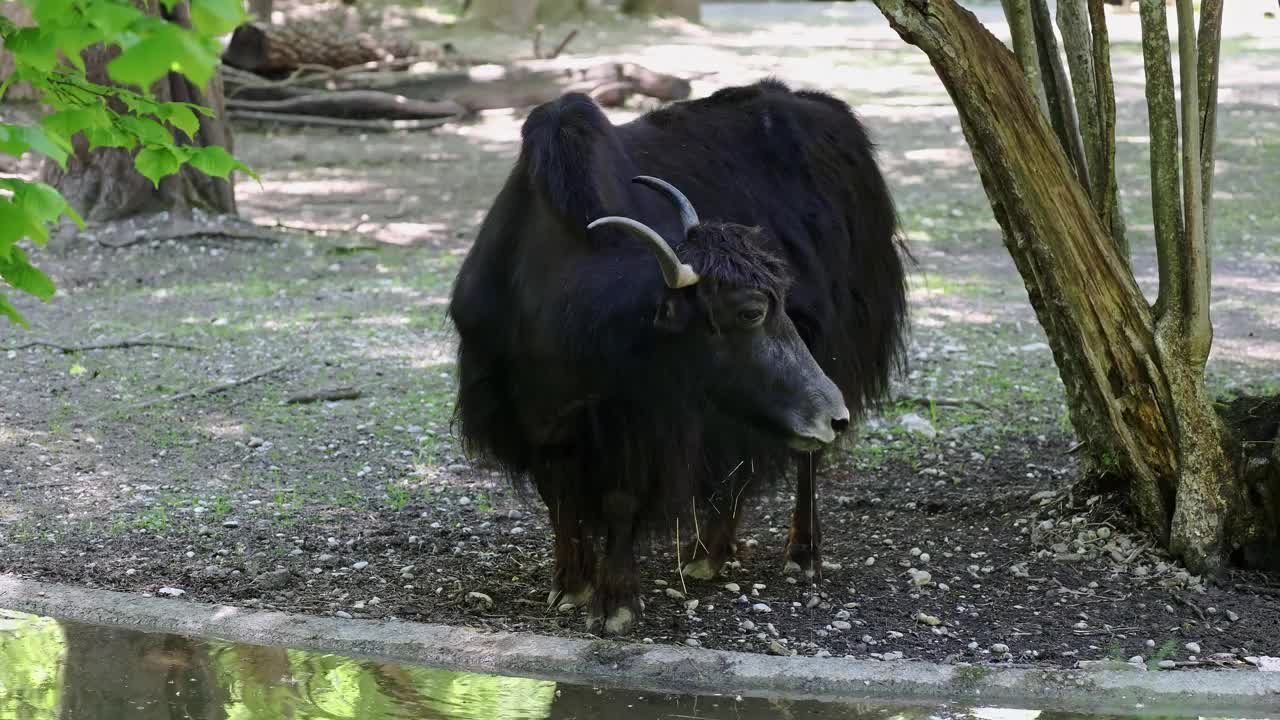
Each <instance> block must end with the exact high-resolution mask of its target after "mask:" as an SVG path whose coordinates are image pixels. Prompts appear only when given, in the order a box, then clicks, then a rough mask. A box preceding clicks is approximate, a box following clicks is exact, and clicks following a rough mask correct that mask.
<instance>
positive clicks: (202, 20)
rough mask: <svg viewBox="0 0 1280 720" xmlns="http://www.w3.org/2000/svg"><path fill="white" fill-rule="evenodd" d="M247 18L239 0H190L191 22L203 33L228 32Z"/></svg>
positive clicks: (216, 33)
mask: <svg viewBox="0 0 1280 720" xmlns="http://www.w3.org/2000/svg"><path fill="white" fill-rule="evenodd" d="M247 19H248V18H247V17H246V15H245V12H244V7H243V6H242V5H241V4H240V0H191V24H192V25H193V26H194V27H195V29H196V30H197V31H199V32H200V33H202V34H204V35H222V34H223V33H229V32H231V31H232V30H235V29H236V28H237V27H239V26H240V25H241V24H242V23H244V22H245V20H247Z"/></svg>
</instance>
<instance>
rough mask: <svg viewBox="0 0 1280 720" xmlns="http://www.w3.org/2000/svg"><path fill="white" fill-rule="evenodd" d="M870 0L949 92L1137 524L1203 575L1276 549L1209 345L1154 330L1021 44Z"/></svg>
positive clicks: (1008, 241)
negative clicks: (1243, 555) (1213, 375)
mask: <svg viewBox="0 0 1280 720" xmlns="http://www.w3.org/2000/svg"><path fill="white" fill-rule="evenodd" d="M1157 1H1158V0H1157ZM876 4H877V6H878V7H879V8H880V10H881V11H882V12H883V13H884V15H885V16H886V17H887V18H888V19H889V22H890V24H891V25H892V26H893V28H894V29H895V30H896V31H897V32H898V34H899V35H901V36H902V38H903V39H904V40H906V41H907V42H909V43H911V44H913V45H916V46H917V47H919V48H920V49H921V50H923V51H924V52H925V54H926V55H927V56H928V57H929V59H930V61H931V62H932V64H933V66H934V69H935V70H936V71H937V73H938V76H939V78H940V79H941V80H942V82H943V85H945V86H946V88H947V91H948V93H949V94H950V95H951V98H952V100H953V101H954V102H955V105H956V108H957V110H958V111H959V114H960V120H961V126H962V127H963V129H964V132H965V137H966V139H967V141H968V143H969V147H970V150H971V151H972V153H973V158H974V162H975V164H976V166H977V168H978V172H979V174H980V176H981V179H982V184H983V188H984V189H985V191H986V193H987V197H988V199H989V201H990V202H991V206H992V210H993V211H994V214H995V217H996V220H997V221H998V222H999V224H1000V227H1001V229H1002V230H1003V231H1004V239H1005V245H1006V247H1007V248H1008V250H1009V252H1010V254H1011V255H1012V257H1013V260H1014V262H1015V264H1016V265H1017V267H1018V271H1019V272H1020V273H1021V275H1022V277H1023V281H1024V283H1025V284H1026V288H1027V293H1028V295H1029V297H1030V300H1031V304H1032V306H1033V308H1034V309H1035V312H1036V316H1037V318H1038V320H1039V321H1040V324H1041V325H1042V326H1043V328H1044V330H1045V333H1046V335H1047V336H1048V339H1049V344H1050V347H1051V348H1052V351H1053V355H1054V359H1055V361H1056V363H1057V366H1058V369H1059V371H1060V373H1061V375H1062V378H1063V382H1064V385H1065V386H1066V390H1067V395H1068V407H1069V408H1070V410H1071V413H1072V421H1073V423H1074V424H1075V427H1076V431H1077V432H1078V433H1079V434H1080V436H1081V439H1082V440H1084V441H1085V443H1086V445H1087V446H1088V447H1089V449H1090V451H1091V452H1092V453H1093V455H1094V457H1095V458H1097V460H1098V462H1099V463H1100V465H1101V466H1102V467H1103V468H1104V469H1108V470H1111V471H1112V473H1113V474H1114V475H1115V476H1116V477H1118V478H1120V479H1122V480H1124V481H1125V482H1126V488H1127V492H1128V499H1129V501H1130V503H1131V505H1132V509H1133V511H1134V513H1135V515H1136V517H1137V519H1138V520H1139V522H1140V523H1141V524H1142V525H1143V526H1145V527H1146V528H1147V529H1148V530H1149V531H1150V532H1151V533H1152V534H1153V535H1154V536H1155V538H1156V539H1157V541H1159V542H1160V543H1162V544H1163V545H1164V546H1165V547H1169V548H1170V549H1171V550H1172V551H1173V552H1174V553H1175V554H1176V555H1177V556H1179V557H1180V558H1181V559H1182V560H1183V561H1184V562H1185V563H1186V565H1187V567H1188V568H1189V569H1190V570H1191V571H1192V572H1197V573H1205V572H1212V571H1214V570H1215V569H1217V568H1218V567H1219V566H1220V565H1221V563H1222V562H1223V560H1224V559H1225V556H1226V555H1227V554H1228V553H1229V552H1230V550H1231V549H1232V548H1233V546H1235V545H1238V544H1240V543H1242V542H1246V539H1248V540H1247V541H1251V542H1256V541H1259V540H1261V541H1263V542H1264V543H1270V544H1271V547H1275V544H1276V543H1277V540H1280V538H1278V537H1277V535H1280V530H1278V529H1277V526H1278V524H1280V523H1277V520H1278V519H1280V518H1276V517H1268V516H1267V513H1266V512H1265V510H1264V509H1263V508H1262V506H1261V505H1260V504H1258V503H1256V502H1251V501H1250V500H1249V498H1253V497H1256V496H1257V493H1258V489H1257V487H1250V486H1249V483H1247V482H1246V480H1245V476H1244V474H1243V472H1242V462H1241V456H1240V454H1239V451H1238V449H1237V446H1236V444H1235V442H1234V439H1233V435H1232V433H1231V432H1229V431H1228V428H1227V426H1226V425H1225V424H1224V423H1223V422H1221V421H1219V420H1218V416H1217V412H1216V410H1215V406H1214V404H1213V403H1212V402H1211V400H1210V399H1209V398H1208V396H1207V393H1206V392H1205V389H1204V383H1203V376H1202V374H1201V371H1202V369H1203V363H1201V362H1200V361H1199V353H1198V352H1181V351H1179V349H1178V348H1179V347H1181V346H1180V345H1178V346H1174V345H1171V344H1170V343H1168V342H1166V341H1165V339H1164V338H1160V337H1158V336H1157V322H1156V321H1157V316H1156V314H1155V313H1154V312H1153V309H1152V308H1151V307H1150V306H1149V305H1148V303H1147V301H1146V299H1145V298H1144V297H1143V295H1142V293H1141V291H1140V290H1139V288H1138V285H1137V282H1136V281H1135V280H1134V277H1133V274H1132V272H1131V271H1130V269H1129V267H1128V264H1127V262H1126V261H1125V258H1124V257H1123V255H1122V254H1121V248H1119V247H1118V246H1117V244H1116V243H1115V242H1114V240H1113V238H1112V235H1111V232H1110V228H1108V227H1106V226H1105V225H1104V224H1103V223H1102V221H1101V220H1100V219H1099V217H1098V213H1097V212H1096V210H1095V208H1094V207H1093V205H1092V202H1091V200H1090V198H1089V196H1088V191H1087V190H1086V189H1085V188H1084V187H1083V186H1082V185H1081V184H1080V182H1079V180H1078V179H1077V177H1076V175H1075V173H1074V172H1073V170H1072V167H1071V163H1070V162H1069V160H1068V157H1067V156H1066V154H1064V152H1063V150H1062V146H1061V143H1060V142H1059V141H1058V138H1056V137H1055V133H1054V129H1053V128H1052V127H1051V126H1050V124H1049V121H1048V119H1047V118H1046V117H1045V114H1044V113H1043V112H1042V111H1041V106H1040V104H1039V102H1038V101H1037V99H1036V98H1034V97H1033V96H1032V94H1031V92H1030V89H1029V87H1028V86H1027V83H1026V82H1025V81H1024V76H1023V73H1022V68H1020V66H1019V63H1018V61H1017V60H1016V59H1015V57H1014V55H1013V53H1011V52H1010V51H1009V49H1008V48H1006V47H1005V46H1004V44H1003V43H1001V42H1000V41H999V40H998V39H997V38H996V37H995V36H993V35H992V34H991V33H990V32H988V31H987V29H986V28H984V27H983V26H982V25H981V24H980V23H979V22H978V20H977V18H976V17H974V16H973V14H972V13H970V12H969V11H967V10H965V9H964V8H962V7H960V6H958V5H957V4H956V3H955V2H954V0H929V2H928V3H927V4H926V3H921V2H918V1H917V0H876ZM1175 162H1176V156H1175ZM1175 189H1176V188H1175ZM1183 345H1185V343H1183ZM1193 349H1197V350H1198V348H1193ZM1270 491H1271V492H1272V493H1273V495H1272V496H1273V497H1274V496H1275V495H1274V492H1275V488H1274V487H1271V488H1270ZM1250 492H1252V493H1253V495H1249V493H1250Z"/></svg>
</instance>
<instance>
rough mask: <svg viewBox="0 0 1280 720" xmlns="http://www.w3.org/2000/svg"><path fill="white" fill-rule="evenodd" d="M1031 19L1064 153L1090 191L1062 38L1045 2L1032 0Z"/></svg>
mask: <svg viewBox="0 0 1280 720" xmlns="http://www.w3.org/2000/svg"><path fill="white" fill-rule="evenodd" d="M1031 20H1032V26H1033V27H1034V29H1035V34H1036V50H1037V54H1038V55H1039V57H1040V72H1041V74H1042V77H1043V79H1044V89H1045V97H1046V100H1047V101H1048V104H1049V119H1050V121H1051V122H1052V123H1053V129H1054V131H1055V132H1057V134H1058V141H1059V142H1060V143H1062V151H1063V152H1065V153H1066V154H1067V158H1069V159H1070V160H1071V164H1072V165H1073V166H1075V171H1076V177H1077V178H1079V180H1080V187H1082V188H1084V189H1085V190H1088V189H1089V168H1088V164H1087V163H1086V162H1085V157H1084V144H1083V142H1082V141H1081V139H1080V121H1079V120H1078V119H1077V117H1076V104H1075V99H1074V96H1073V95H1072V93H1071V83H1070V81H1069V80H1068V79H1067V71H1066V68H1064V67H1063V65H1062V56H1061V55H1060V54H1059V53H1058V38H1057V36H1055V35H1054V34H1053V18H1052V17H1050V15H1049V5H1048V3H1047V2H1045V0H1031Z"/></svg>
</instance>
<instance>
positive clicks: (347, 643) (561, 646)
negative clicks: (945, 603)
mask: <svg viewBox="0 0 1280 720" xmlns="http://www.w3.org/2000/svg"><path fill="white" fill-rule="evenodd" d="M0 608H5V609H10V610H17V611H22V612H27V613H32V614H37V615H44V616H47V617H51V618H55V619H58V620H67V621H75V622H82V623H92V624H96V625H105V626H111V627H119V628H125V629H131V630H138V631H144V632H164V633H174V634H180V635H189V636H196V637H201V638H206V639H211V640H222V641H230V642H238V643H245V644H256V645H274V646H286V647H292V648H298V649H303V650H310V651H316V652H327V653H333V654H337V655H345V656H351V657H357V658H378V659H384V660H390V661H399V662H404V663H411V664H420V665H430V666H435V667H441V668H445V669H448V670H457V671H465V672H477V673H494V674H503V675H515V676H521V677H529V678H538V679H545V680H556V681H563V682H573V683H586V684H600V685H608V686H611V687H616V688H622V689H635V690H640V691H645V692H679V693H697V694H710V693H719V694H724V695H730V696H732V695H744V696H757V697H780V696H786V697H788V698H793V699H817V700H845V701H854V700H875V701H882V702H886V703H893V704H915V703H924V702H928V703H935V702H960V703H968V704H975V703H976V704H981V705H993V704H999V705H1004V706H1011V707H1024V708H1029V709H1030V708H1034V709H1041V710H1050V709H1052V710H1092V711H1095V712H1108V713H1135V712H1142V713H1144V714H1149V713H1153V712H1161V711H1162V710H1163V711H1169V712H1176V713H1177V714H1179V715H1194V714H1198V713H1199V714H1215V715H1219V716H1220V715H1223V714H1250V716H1251V717H1258V716H1259V715H1258V713H1267V712H1269V713H1271V714H1272V715H1273V716H1277V715H1276V711H1277V708H1280V673H1269V672H1257V671H1249V670H1240V671H1211V670H1179V671H1150V672H1144V671H1141V670H1106V669H1100V670H1099V669H1090V670H1041V669H1025V668H999V667H993V666H962V665H939V664H933V663H924V662H913V661H896V662H881V661H876V660H847V659H842V658H812V657H801V656H793V657H775V656H768V655H760V654H753V653H743V652H734V651H723V650H707V649H697V648H686V647H674V646H667V645H643V644H638V643H622V642H613V641H599V640H586V639H572V638H557V637H550V636H545V635H535V634H532V633H510V632H494V631H484V630H473V629H470V628H464V627H458V626H447V625H434V624H425V623H416V622H407V621H402V620H347V619H341V618H330V617H320V616H312V615H297V614H288V613H283V612H277V611H269V610H253V609H248V608H241V607H235V606H229V605H211V604H205V603H196V602H189V601H185V600H176V599H167V598H148V597H143V596H141V595H134V594H129V593H122V592H117V591H110V590H94V589H86V588H81V587H75V586H68V585H57V584H50V583H44V582H39V581H32V580H25V579H22V578H18V577H15V576H12V575H5V574H0Z"/></svg>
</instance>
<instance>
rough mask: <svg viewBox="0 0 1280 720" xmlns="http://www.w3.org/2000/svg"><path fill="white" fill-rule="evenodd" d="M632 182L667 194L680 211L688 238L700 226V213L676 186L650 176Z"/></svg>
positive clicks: (634, 179)
mask: <svg viewBox="0 0 1280 720" xmlns="http://www.w3.org/2000/svg"><path fill="white" fill-rule="evenodd" d="M631 182H633V183H640V184H641V185H648V186H649V187H651V188H653V189H655V190H660V191H662V192H664V193H666V194H667V197H668V198H670V200H671V204H672V205H675V206H676V209H677V210H679V211H680V222H681V223H683V224H684V234H685V236H686V237H687V236H688V235H689V231H690V230H692V229H693V228H694V226H695V225H697V224H698V212H697V211H696V210H694V209H693V203H691V202H689V198H687V197H685V196H684V193H682V192H680V191H679V190H677V189H676V186H675V185H672V184H671V183H669V182H667V181H666V180H662V179H659V178H656V177H650V176H648V175H637V176H635V177H633V178H631Z"/></svg>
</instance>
